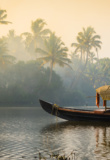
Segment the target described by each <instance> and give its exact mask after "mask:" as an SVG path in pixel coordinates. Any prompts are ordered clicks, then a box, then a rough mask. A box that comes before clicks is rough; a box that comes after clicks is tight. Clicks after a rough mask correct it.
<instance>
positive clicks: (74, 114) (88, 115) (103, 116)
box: [40, 85, 110, 122]
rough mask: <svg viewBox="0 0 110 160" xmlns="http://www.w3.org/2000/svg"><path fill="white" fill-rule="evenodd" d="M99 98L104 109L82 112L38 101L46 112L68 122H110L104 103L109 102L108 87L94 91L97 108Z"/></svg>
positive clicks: (109, 86)
mask: <svg viewBox="0 0 110 160" xmlns="http://www.w3.org/2000/svg"><path fill="white" fill-rule="evenodd" d="M100 97H101V98H102V100H103V106H104V107H105V109H96V110H83V109H73V108H64V107H60V106H58V105H56V104H52V103H49V102H46V101H43V100H40V104H41V106H42V108H43V109H44V110H45V111H46V112H48V113H50V114H52V115H55V116H57V117H60V118H63V119H66V120H69V121H75V120H78V121H79V120H81V121H82V120H84V121H107V122H110V108H109V107H107V103H106V101H107V100H110V85H105V86H102V87H99V88H97V89H96V105H97V106H98V108H99V103H100Z"/></svg>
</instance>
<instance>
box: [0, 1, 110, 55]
mask: <svg viewBox="0 0 110 160" xmlns="http://www.w3.org/2000/svg"><path fill="white" fill-rule="evenodd" d="M0 8H1V9H6V10H7V14H8V17H7V20H9V21H11V22H12V23H13V24H9V25H0V36H2V35H6V34H7V33H8V31H9V30H10V29H14V30H15V31H16V34H21V33H23V32H25V31H29V32H30V31H31V29H30V27H31V21H34V20H36V19H37V18H42V19H44V20H45V21H46V23H47V28H49V29H51V30H52V31H55V32H56V35H57V36H60V37H61V38H62V40H63V41H64V42H65V44H66V46H67V47H69V48H70V45H71V43H73V42H75V41H76V36H77V33H78V32H79V31H82V27H85V28H86V27H88V26H92V27H93V28H94V29H95V31H96V33H97V34H99V35H100V36H101V40H102V42H103V44H102V49H101V50H100V51H99V55H100V58H101V57H109V58H110V31H109V30H110V0H0ZM71 50H72V48H71Z"/></svg>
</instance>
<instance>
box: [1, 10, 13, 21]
mask: <svg viewBox="0 0 110 160" xmlns="http://www.w3.org/2000/svg"><path fill="white" fill-rule="evenodd" d="M6 18H7V14H6V10H2V9H0V24H9V23H11V22H9V21H5V20H4V19H6Z"/></svg>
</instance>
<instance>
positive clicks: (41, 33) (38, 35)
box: [22, 18, 50, 56]
mask: <svg viewBox="0 0 110 160" xmlns="http://www.w3.org/2000/svg"><path fill="white" fill-rule="evenodd" d="M45 25H46V22H45V21H44V20H43V19H40V18H39V19H37V20H36V21H32V24H31V30H32V33H29V32H25V33H22V36H25V46H26V48H27V50H28V51H29V52H30V53H33V55H34V56H35V55H36V54H35V49H36V48H40V47H43V42H44V39H46V38H47V35H48V34H49V33H50V30H49V29H45V28H44V27H45Z"/></svg>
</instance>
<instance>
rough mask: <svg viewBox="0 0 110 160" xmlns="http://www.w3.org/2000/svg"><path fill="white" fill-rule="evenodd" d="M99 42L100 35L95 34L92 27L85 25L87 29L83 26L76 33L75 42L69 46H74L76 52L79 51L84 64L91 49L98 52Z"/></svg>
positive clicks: (91, 51) (89, 55)
mask: <svg viewBox="0 0 110 160" xmlns="http://www.w3.org/2000/svg"><path fill="white" fill-rule="evenodd" d="M101 43H102V42H101V41H100V36H99V35H97V34H96V32H95V30H94V28H92V27H87V29H85V28H83V31H82V32H79V33H78V36H77V43H72V44H71V46H72V47H74V48H76V49H75V52H76V53H80V55H81V56H80V57H81V61H82V59H83V61H85V66H86V65H87V63H88V59H89V57H91V54H92V53H93V51H94V53H95V52H96V53H97V54H98V49H101Z"/></svg>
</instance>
